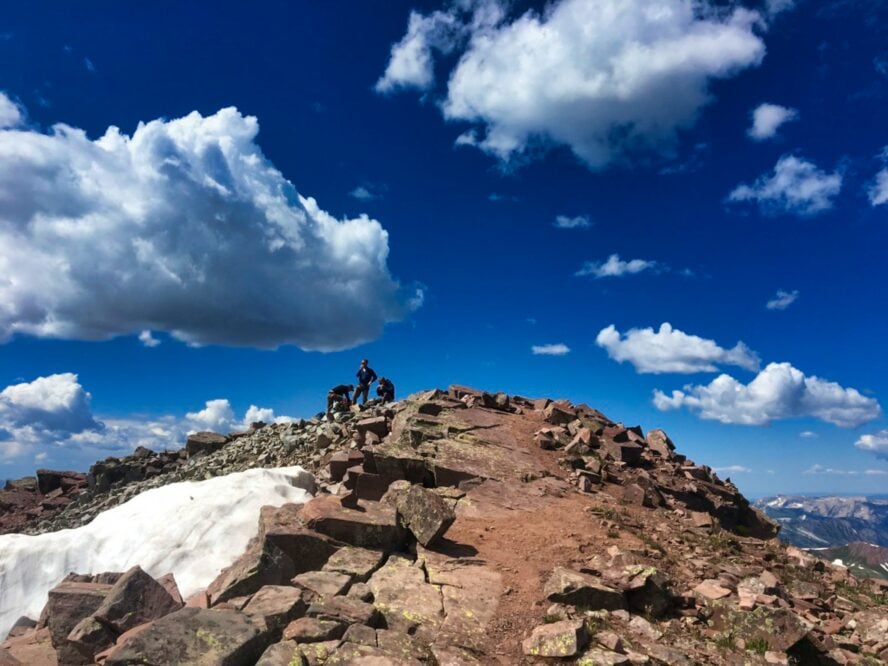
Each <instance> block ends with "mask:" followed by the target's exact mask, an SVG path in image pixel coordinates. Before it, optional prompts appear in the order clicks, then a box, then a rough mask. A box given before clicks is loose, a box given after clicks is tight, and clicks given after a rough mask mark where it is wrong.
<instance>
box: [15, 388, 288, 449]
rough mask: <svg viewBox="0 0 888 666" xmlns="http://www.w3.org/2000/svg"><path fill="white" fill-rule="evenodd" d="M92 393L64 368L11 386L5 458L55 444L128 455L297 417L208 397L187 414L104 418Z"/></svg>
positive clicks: (168, 447)
mask: <svg viewBox="0 0 888 666" xmlns="http://www.w3.org/2000/svg"><path fill="white" fill-rule="evenodd" d="M90 403H91V395H90V394H89V393H88V392H87V391H86V390H85V389H84V388H83V387H82V386H81V385H80V382H79V381H78V377H77V375H75V374H73V373H60V374H55V375H49V376H47V377H38V378H37V379H35V380H34V381H31V382H27V383H21V384H15V385H12V386H7V387H6V388H5V389H3V391H0V460H9V459H13V458H17V457H19V456H22V455H25V454H27V453H29V452H31V453H32V454H34V455H35V457H38V456H39V457H41V459H42V458H45V457H47V451H50V450H52V449H53V448H54V447H63V448H70V449H80V450H95V451H106V452H110V453H113V454H115V455H125V454H128V453H130V452H131V451H133V450H134V449H135V448H136V447H138V446H144V447H146V448H149V449H153V450H162V449H177V448H180V447H181V446H183V445H184V443H185V437H186V435H187V434H188V433H190V432H196V431H199V430H214V431H216V432H222V433H227V432H230V431H239V430H245V429H246V428H248V427H249V426H250V424H251V423H253V422H254V421H265V422H266V423H281V422H288V421H292V420H293V419H292V417H289V416H277V415H275V413H274V410H272V409H269V408H266V407H258V406H256V405H250V407H249V408H248V409H247V410H246V413H245V414H244V416H243V418H238V417H237V416H236V414H235V412H234V410H233V409H232V407H231V403H230V402H229V401H228V400H227V399H225V398H220V399H215V400H208V401H206V403H205V404H204V407H203V409H201V410H198V411H196V412H189V413H187V414H185V416H184V417H180V416H174V415H163V416H158V417H138V416H134V417H130V418H101V417H98V416H96V415H95V414H94V413H93V411H92V407H91V404H90Z"/></svg>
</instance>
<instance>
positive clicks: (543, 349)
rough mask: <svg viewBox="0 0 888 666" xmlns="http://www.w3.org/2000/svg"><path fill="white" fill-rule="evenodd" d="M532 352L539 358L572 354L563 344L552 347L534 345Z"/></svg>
mask: <svg viewBox="0 0 888 666" xmlns="http://www.w3.org/2000/svg"><path fill="white" fill-rule="evenodd" d="M530 350H531V351H532V352H533V353H534V354H535V355H538V356H565V355H567V354H569V353H570V347H568V346H567V345H566V344H564V343H563V342H559V343H557V344H550V345H533V346H532V347H531V348H530Z"/></svg>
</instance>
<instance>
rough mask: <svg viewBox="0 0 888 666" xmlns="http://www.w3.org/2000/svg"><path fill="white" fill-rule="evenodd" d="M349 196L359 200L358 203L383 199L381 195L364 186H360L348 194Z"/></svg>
mask: <svg viewBox="0 0 888 666" xmlns="http://www.w3.org/2000/svg"><path fill="white" fill-rule="evenodd" d="M348 196H350V197H352V198H353V199H357V200H358V201H373V200H374V199H382V195H381V194H377V193H376V192H372V191H371V190H369V189H368V188H366V187H364V186H363V185H358V187H356V188H355V189H353V190H352V191H351V192H349V193H348Z"/></svg>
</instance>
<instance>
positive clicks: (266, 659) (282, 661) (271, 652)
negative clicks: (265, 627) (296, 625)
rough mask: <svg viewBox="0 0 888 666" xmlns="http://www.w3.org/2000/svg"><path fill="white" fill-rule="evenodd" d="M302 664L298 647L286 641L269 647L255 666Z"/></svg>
mask: <svg viewBox="0 0 888 666" xmlns="http://www.w3.org/2000/svg"><path fill="white" fill-rule="evenodd" d="M304 663H305V662H304V661H303V657H302V650H301V648H300V647H299V645H298V644H297V643H296V641H290V640H287V641H281V642H280V643H275V644H274V645H269V646H268V649H267V650H265V652H263V653H262V656H261V657H259V661H257V662H256V666H302V664H304Z"/></svg>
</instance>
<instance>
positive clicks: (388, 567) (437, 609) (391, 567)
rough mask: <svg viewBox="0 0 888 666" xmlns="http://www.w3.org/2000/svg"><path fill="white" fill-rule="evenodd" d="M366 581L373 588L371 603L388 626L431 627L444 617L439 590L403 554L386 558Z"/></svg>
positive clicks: (399, 627) (408, 629)
mask: <svg viewBox="0 0 888 666" xmlns="http://www.w3.org/2000/svg"><path fill="white" fill-rule="evenodd" d="M367 584H368V585H369V586H370V589H371V590H372V591H373V605H374V606H375V607H376V608H377V609H379V611H380V612H381V613H382V615H383V617H385V620H386V624H387V625H388V627H389V628H393V629H400V630H402V631H410V630H412V629H414V628H415V627H416V626H417V625H420V624H421V625H423V627H424V628H425V629H431V628H433V627H435V626H437V625H438V624H440V622H441V620H443V618H444V605H443V600H442V597H441V590H440V589H438V587H436V586H434V585H430V584H428V583H427V582H426V580H425V575H424V574H423V572H422V570H421V569H419V568H417V567H414V566H412V562H410V560H407V559H406V558H404V557H401V556H398V555H393V556H392V557H390V558H389V560H388V562H386V563H385V565H383V567H382V568H381V569H379V571H377V572H376V573H374V574H373V575H372V576H371V577H370V580H369V581H368V583H367Z"/></svg>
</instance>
